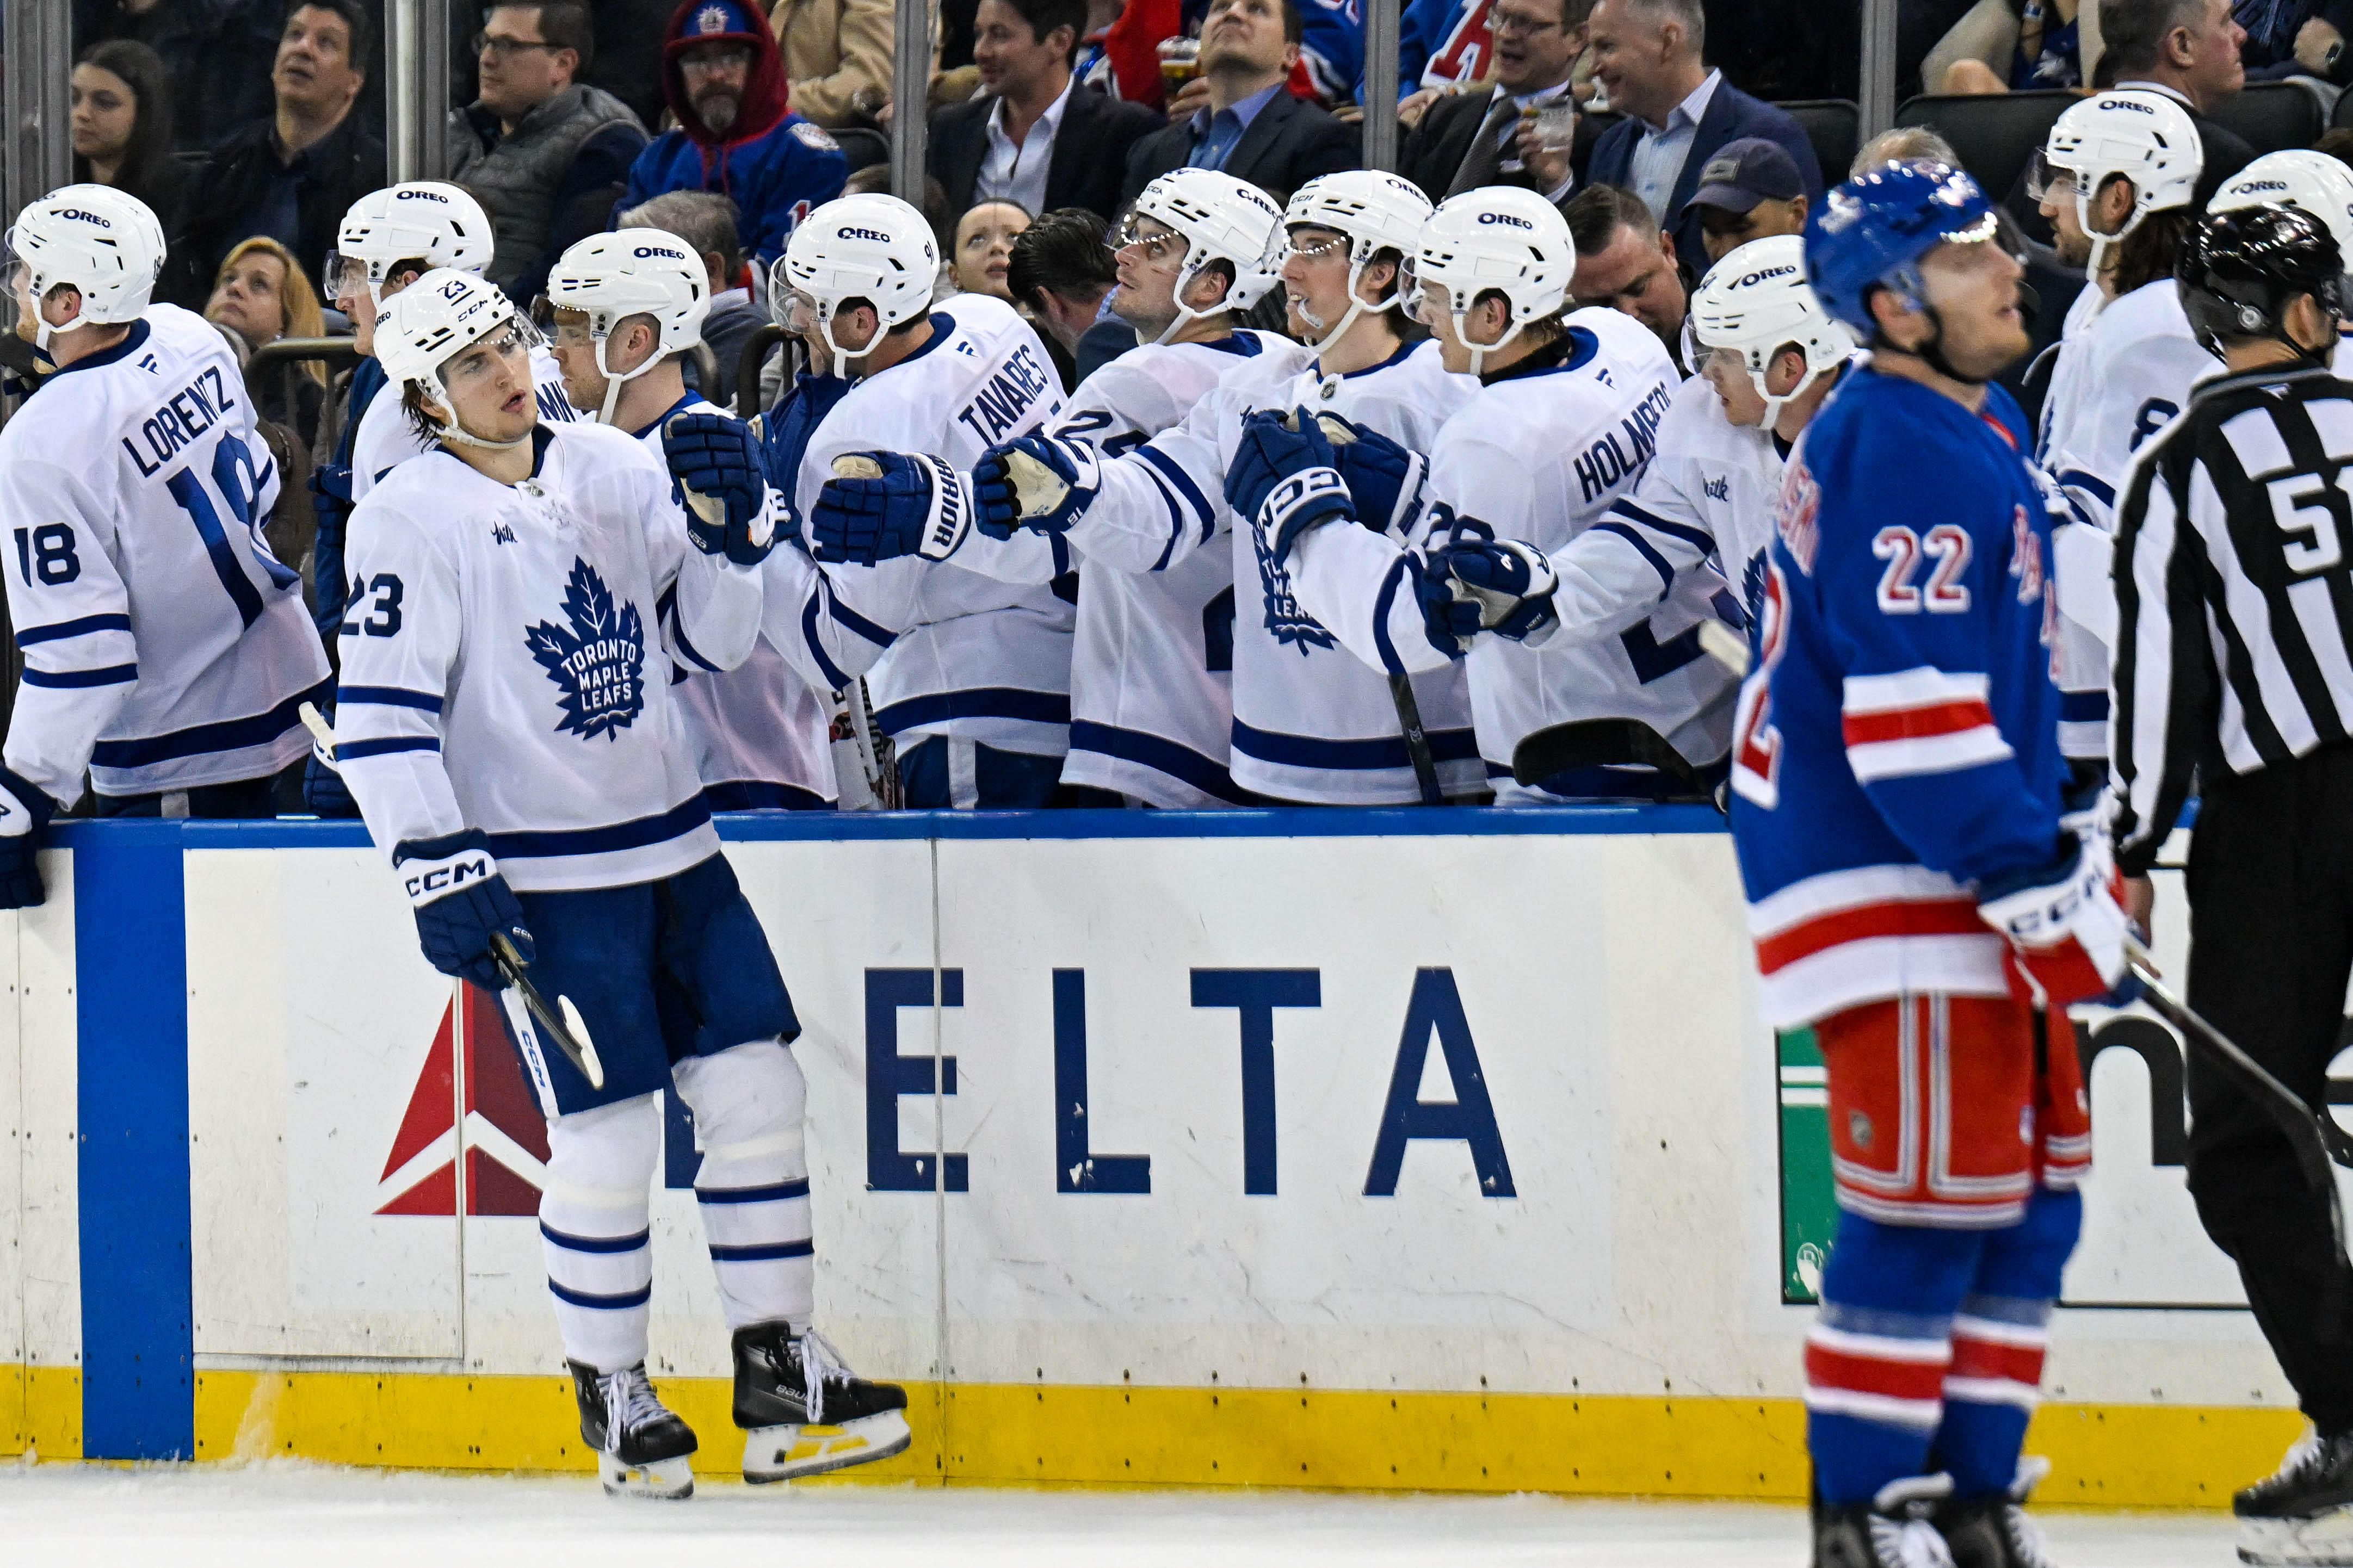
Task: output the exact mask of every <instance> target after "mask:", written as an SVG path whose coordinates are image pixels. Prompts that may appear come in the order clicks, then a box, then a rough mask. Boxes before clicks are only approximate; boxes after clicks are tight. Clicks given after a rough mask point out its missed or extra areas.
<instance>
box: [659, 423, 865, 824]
mask: <svg viewBox="0 0 2353 1568" xmlns="http://www.w3.org/2000/svg"><path fill="white" fill-rule="evenodd" d="M705 411H707V412H709V413H712V414H719V413H723V412H725V411H724V410H723V409H721V408H719V407H718V406H717V405H714V404H712V403H710V402H708V401H707V400H705V399H704V398H703V397H702V395H699V394H696V393H692V392H690V393H688V394H687V395H685V396H684V397H681V398H680V399H679V400H678V402H677V403H675V404H673V405H671V406H670V407H669V408H666V409H664V410H663V411H662V414H661V416H660V417H659V418H658V419H656V420H654V422H653V423H652V424H650V425H648V426H646V427H645V428H644V429H642V430H640V431H638V432H637V437H638V441H639V442H640V443H642V444H643V445H644V447H645V448H646V450H647V452H648V453H649V454H650V455H651V456H652V458H653V459H654V461H655V462H657V463H662V462H664V458H662V437H661V427H662V426H664V425H665V424H667V423H669V421H670V416H671V415H673V414H690V413H697V412H705ZM670 693H671V695H672V696H674V697H676V698H677V699H678V708H679V715H680V718H681V721H683V723H684V724H685V726H686V734H687V739H688V740H689V741H690V742H692V744H693V746H694V756H695V762H696V763H697V765H698V767H699V768H700V769H701V771H702V799H703V804H704V805H708V806H709V807H711V809H712V810H713V811H766V810H784V811H808V810H814V809H820V808H826V807H830V806H831V805H833V804H834V800H835V798H836V796H837V795H839V793H840V790H839V784H836V782H835V780H834V773H833V748H832V744H831V742H830V740H829V735H830V733H831V730H832V709H831V706H830V705H829V704H828V703H827V702H825V701H823V700H821V699H819V697H818V694H817V693H816V692H814V691H812V690H810V689H809V685H808V682H807V680H805V679H802V678H801V675H800V672H799V671H798V670H797V669H795V668H793V667H791V666H790V665H788V664H787V663H786V661H785V656H784V655H783V654H781V653H778V652H777V651H776V645H775V644H773V643H771V642H770V641H769V640H768V639H767V638H766V637H761V638H760V639H759V640H758V641H757V642H755V643H754V645H753V647H752V652H751V655H750V657H749V658H745V659H744V662H743V663H742V664H740V665H737V666H736V667H735V668H733V669H715V670H714V669H698V668H694V667H693V666H691V665H674V666H672V667H671V675H670Z"/></svg>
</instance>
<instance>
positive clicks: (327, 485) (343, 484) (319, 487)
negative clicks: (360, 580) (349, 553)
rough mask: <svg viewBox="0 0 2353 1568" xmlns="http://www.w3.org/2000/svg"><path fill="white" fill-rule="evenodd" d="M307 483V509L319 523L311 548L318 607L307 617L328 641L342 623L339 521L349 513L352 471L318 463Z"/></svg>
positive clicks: (341, 541)
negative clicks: (309, 509) (308, 503)
mask: <svg viewBox="0 0 2353 1568" xmlns="http://www.w3.org/2000/svg"><path fill="white" fill-rule="evenodd" d="M310 482H311V512H312V513H313V514H314V515H315V516H316V517H317V519H318V524H319V527H318V532H317V534H316V535H315V537H314V539H313V542H312V544H311V562H312V576H313V577H314V579H315V580H316V582H317V590H316V602H317V604H318V606H319V607H318V611H317V613H316V614H314V615H313V616H311V620H312V621H314V622H315V623H317V625H318V627H319V630H320V632H321V633H322V635H324V636H325V637H329V638H331V639H332V637H334V635H335V628H336V627H338V626H341V625H342V624H343V600H344V598H345V596H346V591H345V589H344V586H343V521H344V520H345V519H346V518H348V517H349V516H350V515H351V511H352V471H351V469H349V468H345V467H344V466H343V464H341V463H322V464H320V465H319V466H318V467H317V468H313V469H311V481H310Z"/></svg>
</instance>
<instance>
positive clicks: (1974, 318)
mask: <svg viewBox="0 0 2353 1568" xmlns="http://www.w3.org/2000/svg"><path fill="white" fill-rule="evenodd" d="M1920 276H1921V279H1922V280H1923V281H1925V282H1926V285H1927V292H1928V303H1929V304H1930V305H1932V306H1934V307H1935V309H1936V317H1937V320H1938V321H1940V322H1941V323H1942V324H1943V331H1944V345H1943V346H1944V354H1945V358H1946V360H1947V362H1948V363H1950V364H1951V365H1952V367H1953V368H1954V369H1955V370H1957V371H1958V372H1959V373H1960V374H1963V375H1965V376H1969V377H1973V378H1975V379H1978V380H1981V381H1983V380H1990V379H1991V378H1992V377H1993V376H1994V375H1996V374H1999V373H2000V371H2001V369H2002V368H2003V367H2004V366H2005V365H2008V364H2010V363H2011V362H2013V361H2015V360H2016V359H2018V357H2019V356H2020V355H2021V354H2023V353H2026V350H2027V342H2028V341H2027V334H2026V318H2025V316H2024V314H2023V313H2022V312H2021V310H2019V308H2018V283H2019V279H2021V278H2022V277H2024V276H2025V268H2021V266H2019V264H2018V262H2017V260H2016V258H2013V257H2012V256H2011V255H2010V253H2009V252H2008V251H2006V250H2004V249H2003V248H2002V247H2000V246H1999V245H1996V244H1992V243H1990V242H1979V243H1976V244H1952V243H1947V244H1944V245H1940V246H1938V247H1936V249H1934V250H1932V251H1930V252H1928V254H1927V255H1926V256H1924V257H1922V258H1920Z"/></svg>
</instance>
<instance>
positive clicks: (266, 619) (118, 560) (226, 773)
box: [0, 305, 327, 805]
mask: <svg viewBox="0 0 2353 1568" xmlns="http://www.w3.org/2000/svg"><path fill="white" fill-rule="evenodd" d="M277 500H278V469H277V467H276V465H274V464H273V463H272V462H271V461H270V458H269V447H268V446H267V445H265V444H264V443H263V442H262V440H261V438H260V437H259V436H258V435H257V434H256V433H255V431H254V412H253V405H252V403H251V401H250V400H249V399H248V397H247V396H246V394H245V378H244V376H243V375H242V374H240V373H239V372H238V370H237V361H236V360H235V359H233V358H231V357H230V355H229V352H228V345H227V342H224V341H223V339H222V338H221V335H220V333H219V332H218V331H215V330H214V328H213V327H212V325H211V323H209V322H207V321H205V320H204V319H203V318H202V317H200V316H197V315H195V314H193V313H191V312H189V311H186V310H180V309H179V308H177V307H176V306H172V305H156V306H153V307H152V308H151V309H149V310H148V311H147V312H146V314H145V316H144V318H143V319H142V320H140V321H135V322H133V323H132V327H131V331H130V332H129V333H128V335H126V336H125V337H124V338H123V340H122V342H121V343H119V344H117V345H116V346H115V347H113V348H111V349H107V350H104V351H103V352H101V353H95V354H91V355H89V356H87V357H86V358H83V359H79V360H76V361H75V362H74V363H72V364H69V365H68V366H66V367H65V368H64V369H62V370H60V371H58V372H57V374H54V375H52V376H50V377H48V379H47V381H46V382H45V383H44V384H42V387H41V390H40V391H39V392H38V393H37V394H35V395H34V396H33V397H32V398H31V399H30V400H29V401H27V402H26V404H25V405H24V407H23V408H21V409H20V410H18V412H17V414H16V417H14V418H13V419H11V420H9V421H8V425H7V428H6V429H5V431H0V528H5V529H6V530H7V531H8V532H9V540H8V542H7V544H6V546H5V547H0V548H5V550H6V555H5V571H6V574H7V578H8V615H9V620H10V623H11V624H12V625H13V626H15V627H16V643H17V646H18V647H20V648H22V649H23V650H24V656H25V679H24V685H23V686H22V688H20V689H19V690H18V691H17V694H16V711H15V714H14V716H13V717H12V718H11V720H10V721H9V726H8V742H7V763H8V766H9V767H11V768H13V769H15V770H16V773H19V774H21V775H22V776H23V777H24V778H26V780H28V781H29V782H31V783H32V784H37V785H38V786H39V787H40V788H41V789H42V790H43V791H44V792H45V793H47V795H50V796H51V797H52V798H54V799H56V800H58V801H60V802H62V803H64V804H65V805H72V804H73V803H74V802H75V801H77V800H79V799H80V798H81V789H82V773H83V770H84V769H85V768H87V769H88V770H89V773H90V779H91V782H92V783H93V784H95V785H96V787H97V789H98V793H99V794H100V795H146V794H151V793H154V792H158V791H164V790H184V789H193V788H196V787H199V786H202V785H205V784H229V783H234V782H236V781H237V780H240V779H253V778H262V777H266V776H268V775H269V774H270V773H276V772H278V771H279V770H280V768H283V767H285V766H286V765H287V764H288V763H292V762H294V761H296V760H297V759H298V758H300V757H301V755H302V754H303V752H305V751H306V750H308V748H309V740H308V737H307V736H306V735H305V733H304V731H303V729H302V725H301V720H300V719H298V718H297V717H296V710H298V709H299V708H300V707H301V704H302V702H303V700H305V699H323V698H324V697H325V695H326V681H327V660H326V656H325V654H324V653H322V651H321V649H320V647H319V636H318V633H317V631H316V630H315V629H313V628H312V627H311V616H310V613H309V612H308V611H307V610H305V609H304V608H303V606H302V583H301V577H300V576H298V575H297V574H295V573H293V572H292V571H290V570H289V569H288V568H286V567H285V566H283V565H280V563H278V561H277V560H276V559H275V558H273V557H272V556H271V555H270V553H269V545H268V544H266V543H264V542H263V541H262V536H261V528H262V524H263V523H264V522H265V521H267V520H268V518H269V511H270V509H271V508H272V507H273V506H275V505H276V504H277Z"/></svg>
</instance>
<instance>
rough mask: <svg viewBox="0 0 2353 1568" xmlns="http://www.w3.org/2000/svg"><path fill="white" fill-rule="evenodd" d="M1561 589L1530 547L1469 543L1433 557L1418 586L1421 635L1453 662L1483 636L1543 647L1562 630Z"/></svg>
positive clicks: (1547, 565) (1510, 543)
mask: <svg viewBox="0 0 2353 1568" xmlns="http://www.w3.org/2000/svg"><path fill="white" fill-rule="evenodd" d="M1559 586H1560V579H1559V578H1557V577H1556V576H1555V575H1554V574H1553V570H1552V563H1550V562H1548V561H1546V559H1545V558H1544V555H1543V553H1542V552H1539V551H1537V550H1535V549H1534V548H1532V547H1531V546H1529V545H1525V544H1522V543H1520V542H1518V541H1517V540H1511V539H1506V540H1500V541H1495V542H1488V541H1486V540H1480V539H1466V540H1464V541H1463V542H1461V543H1457V544H1450V545H1448V546H1447V547H1446V548H1445V549H1443V550H1440V551H1438V552H1435V553H1433V554H1432V555H1431V556H1430V565H1429V569H1428V570H1427V571H1425V572H1424V573H1423V574H1422V575H1421V576H1420V577H1419V579H1418V580H1417V583H1416V591H1417V592H1418V593H1419V595H1420V598H1421V619H1422V629H1423V630H1424V631H1425V632H1427V633H1428V634H1429V637H1430V645H1431V646H1432V647H1435V648H1437V649H1438V651H1439V652H1440V653H1442V654H1444V655H1445V656H1446V657H1447V658H1461V657H1462V656H1463V655H1464V654H1466V653H1469V652H1470V651H1471V645H1472V641H1473V639H1475V638H1476V637H1478V636H1479V634H1480V633H1481V632H1493V633H1494V634H1495V635H1496V636H1498V637H1510V638H1511V639H1512V640H1513V641H1514V642H1526V643H1531V644H1534V643H1541V642H1543V641H1545V640H1546V638H1547V637H1550V636H1551V634H1552V630H1553V628H1554V627H1556V626H1558V625H1559V624H1560V619H1559V616H1557V615H1556V613H1555V612H1554V610H1553V603H1552V595H1553V591H1554V590H1555V589H1556V588H1558V587H1559Z"/></svg>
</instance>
